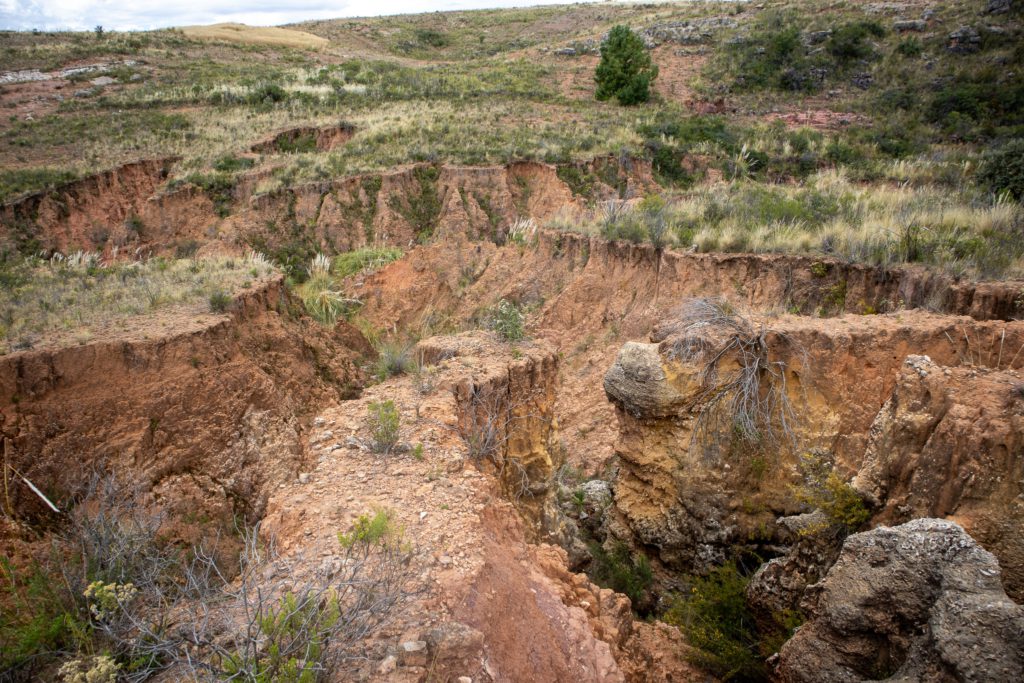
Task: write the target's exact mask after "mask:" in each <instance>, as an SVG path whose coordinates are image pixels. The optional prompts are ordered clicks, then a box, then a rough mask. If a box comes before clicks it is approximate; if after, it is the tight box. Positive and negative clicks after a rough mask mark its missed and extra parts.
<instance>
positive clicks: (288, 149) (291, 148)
mask: <svg viewBox="0 0 1024 683" xmlns="http://www.w3.org/2000/svg"><path fill="white" fill-rule="evenodd" d="M274 146H275V147H277V151H279V152H284V153H285V154H308V153H311V152H315V151H316V133H312V132H310V133H301V134H299V135H295V136H291V135H284V136H282V137H279V138H278V139H277V141H276V142H275V143H274Z"/></svg>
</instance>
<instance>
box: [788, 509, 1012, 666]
mask: <svg viewBox="0 0 1024 683" xmlns="http://www.w3.org/2000/svg"><path fill="white" fill-rule="evenodd" d="M804 608H805V610H806V611H807V612H808V614H809V617H810V618H809V620H808V622H807V623H805V624H804V625H803V626H802V627H801V628H800V629H799V630H798V631H797V633H796V635H795V636H794V637H793V638H792V639H791V640H790V641H789V642H787V643H786V645H785V646H784V647H783V648H782V651H781V653H780V657H779V660H778V666H777V671H776V674H777V677H778V680H780V681H783V682H785V683H796V682H798V681H801V682H802V681H806V682H808V683H810V682H811V681H813V682H814V683H832V682H836V683H838V682H839V681H860V680H880V679H883V678H884V679H885V680H901V681H942V682H945V681H1001V680H1013V679H1014V678H1015V677H1018V676H1019V675H1020V672H1021V671H1024V607H1021V606H1020V605H1018V604H1016V603H1014V602H1013V601H1012V600H1010V599H1009V598H1007V597H1006V594H1005V593H1004V592H1003V589H1002V586H1001V585H1000V583H999V563H998V562H997V561H996V559H995V557H993V555H992V554H991V553H989V552H986V551H985V550H983V549H982V548H981V547H980V546H978V545H977V544H976V543H975V542H974V541H973V540H972V539H971V537H970V536H968V535H967V534H966V533H965V532H964V530H963V529H962V528H960V527H959V526H958V525H956V524H954V523H952V522H948V521H942V520H936V519H917V520H914V521H912V522H908V523H906V524H903V525H901V526H897V527H892V528H889V527H879V528H877V529H874V530H872V531H867V532H864V533H860V534H855V535H853V536H851V537H849V538H848V539H847V540H846V543H845V544H844V545H843V551H842V554H841V555H840V556H839V559H838V561H837V562H836V564H835V566H833V567H832V569H831V570H830V571H829V573H828V575H827V576H826V577H825V579H824V580H823V581H821V582H820V583H818V584H817V585H815V586H814V587H813V588H811V589H810V591H809V594H808V597H807V599H806V600H805V602H804Z"/></svg>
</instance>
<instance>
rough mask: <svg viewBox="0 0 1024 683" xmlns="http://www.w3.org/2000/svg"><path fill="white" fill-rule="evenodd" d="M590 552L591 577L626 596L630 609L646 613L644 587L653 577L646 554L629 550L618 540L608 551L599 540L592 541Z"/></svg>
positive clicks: (647, 606)
mask: <svg viewBox="0 0 1024 683" xmlns="http://www.w3.org/2000/svg"><path fill="white" fill-rule="evenodd" d="M590 554H591V556H592V557H593V558H594V560H593V564H592V565H591V567H590V576H591V578H592V579H593V580H594V581H596V582H597V583H598V584H599V585H601V586H603V587H605V588H611V589H612V590H613V591H615V592H616V593H622V594H623V595H626V596H628V597H629V599H630V600H631V601H632V603H633V609H635V610H637V611H638V612H646V611H647V608H649V607H650V596H649V595H648V589H649V588H650V585H651V580H652V578H653V574H652V573H651V563H650V561H649V560H648V559H647V556H646V555H644V554H643V553H631V552H630V551H629V547H628V546H626V544H624V543H621V542H620V543H616V544H615V545H614V546H613V547H612V549H611V550H610V551H609V550H605V549H604V547H602V546H601V544H599V543H592V544H591V545H590Z"/></svg>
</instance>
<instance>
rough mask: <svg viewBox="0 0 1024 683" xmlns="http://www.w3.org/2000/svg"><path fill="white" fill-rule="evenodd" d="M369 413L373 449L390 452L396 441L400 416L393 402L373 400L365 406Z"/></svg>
mask: <svg viewBox="0 0 1024 683" xmlns="http://www.w3.org/2000/svg"><path fill="white" fill-rule="evenodd" d="M366 410H367V413H368V414H369V422H370V435H371V436H372V437H373V443H372V446H373V450H374V451H376V452H378V453H390V452H391V449H393V448H394V447H395V445H396V444H397V443H398V430H399V426H400V425H399V423H400V418H399V414H398V409H397V408H396V407H395V402H394V401H391V400H387V401H380V402H377V401H374V402H373V403H370V404H369V405H368V406H367V407H366Z"/></svg>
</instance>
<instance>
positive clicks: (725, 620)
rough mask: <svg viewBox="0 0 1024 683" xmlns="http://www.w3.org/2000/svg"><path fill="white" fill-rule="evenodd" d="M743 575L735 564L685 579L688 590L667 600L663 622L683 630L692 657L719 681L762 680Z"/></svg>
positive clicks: (753, 624) (763, 675)
mask: <svg viewBox="0 0 1024 683" xmlns="http://www.w3.org/2000/svg"><path fill="white" fill-rule="evenodd" d="M748 582H749V579H748V578H747V577H746V576H744V575H743V574H742V573H740V571H739V569H738V568H737V567H736V564H735V563H731V562H730V563H729V564H725V565H722V566H721V567H718V568H716V569H715V570H714V571H712V572H711V573H710V574H708V575H707V576H706V577H699V578H691V580H690V592H689V593H688V594H685V595H681V596H678V597H677V598H676V599H675V600H673V602H672V604H671V606H670V607H669V609H668V611H667V612H666V613H665V615H664V620H665V621H666V622H667V623H669V624H673V625H675V626H678V627H679V629H680V630H681V631H682V632H683V633H685V634H686V639H687V640H688V641H689V643H690V645H692V646H693V647H694V648H696V650H695V652H694V655H693V660H694V663H696V664H697V665H698V666H700V667H702V668H704V669H707V670H708V671H710V672H711V673H712V674H714V675H715V676H718V677H719V678H721V679H722V680H723V681H763V680H766V679H767V671H766V669H765V665H764V662H763V660H762V658H761V654H760V651H759V644H758V634H757V628H756V625H755V622H754V619H753V616H752V615H751V614H750V611H749V610H748V608H747V601H746V589H747V583H748Z"/></svg>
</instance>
